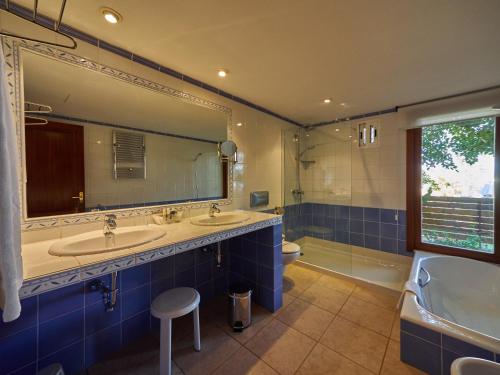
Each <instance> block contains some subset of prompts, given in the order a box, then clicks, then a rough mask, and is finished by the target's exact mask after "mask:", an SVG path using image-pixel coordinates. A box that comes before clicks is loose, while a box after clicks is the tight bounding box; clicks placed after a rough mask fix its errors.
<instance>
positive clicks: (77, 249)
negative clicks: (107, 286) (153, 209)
mask: <svg viewBox="0 0 500 375" xmlns="http://www.w3.org/2000/svg"><path fill="white" fill-rule="evenodd" d="M113 233H114V234H115V235H114V240H113V239H109V238H106V237H105V236H104V234H103V231H102V230H96V231H92V232H87V233H84V234H79V235H77V236H72V237H68V238H65V239H64V240H60V241H57V242H55V243H54V244H53V245H52V246H51V247H50V249H49V254H51V255H57V256H77V255H91V254H100V253H107V252H110V251H116V250H121V249H126V248H130V247H134V246H139V245H142V244H145V243H147V242H151V241H154V240H157V239H159V238H161V237H163V236H164V235H165V234H166V233H167V232H166V231H165V229H162V228H158V227H151V226H138V227H125V228H118V229H115V230H114V231H113Z"/></svg>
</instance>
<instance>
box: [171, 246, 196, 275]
mask: <svg viewBox="0 0 500 375" xmlns="http://www.w3.org/2000/svg"><path fill="white" fill-rule="evenodd" d="M193 267H194V251H186V252H184V253H181V254H176V255H175V272H176V273H179V272H182V271H185V270H188V269H191V268H193Z"/></svg>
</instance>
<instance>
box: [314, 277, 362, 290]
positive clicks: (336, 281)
mask: <svg viewBox="0 0 500 375" xmlns="http://www.w3.org/2000/svg"><path fill="white" fill-rule="evenodd" d="M317 283H318V284H322V285H323V286H325V287H327V288H329V289H333V290H337V291H339V292H342V293H345V294H351V292H352V291H353V290H354V288H355V287H356V284H355V283H353V282H352V281H349V280H346V279H343V278H341V277H336V276H332V275H322V276H321V277H320V279H319V280H318V281H317Z"/></svg>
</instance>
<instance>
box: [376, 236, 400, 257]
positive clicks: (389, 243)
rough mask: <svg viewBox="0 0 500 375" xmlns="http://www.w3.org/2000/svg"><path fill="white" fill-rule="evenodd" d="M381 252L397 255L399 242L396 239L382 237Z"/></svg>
mask: <svg viewBox="0 0 500 375" xmlns="http://www.w3.org/2000/svg"><path fill="white" fill-rule="evenodd" d="M380 250H382V251H386V252H389V253H393V254H397V252H398V241H397V240H396V239H394V238H385V237H380Z"/></svg>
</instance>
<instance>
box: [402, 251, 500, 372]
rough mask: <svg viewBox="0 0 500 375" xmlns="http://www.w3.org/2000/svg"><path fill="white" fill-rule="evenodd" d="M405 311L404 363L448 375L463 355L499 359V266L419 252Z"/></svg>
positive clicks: (403, 325)
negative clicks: (455, 361)
mask: <svg viewBox="0 0 500 375" xmlns="http://www.w3.org/2000/svg"><path fill="white" fill-rule="evenodd" d="M408 281H409V283H408V284H410V285H411V286H413V289H414V292H415V293H411V292H408V291H407V292H405V296H404V301H403V307H402V309H401V359H402V360H403V361H404V362H407V363H410V364H412V365H413V366H415V367H418V368H420V369H422V370H424V371H426V372H428V373H431V374H448V373H449V368H450V365H451V362H452V361H453V359H455V358H458V357H462V356H473V357H480V358H484V359H489V360H494V361H495V360H496V361H500V267H499V266H498V265H495V264H490V263H485V262H479V261H475V260H470V259H466V258H460V257H453V256H446V255H440V254H433V253H426V252H423V251H416V252H415V257H414V259H413V264H412V269H411V272H410V278H409V280H408Z"/></svg>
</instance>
